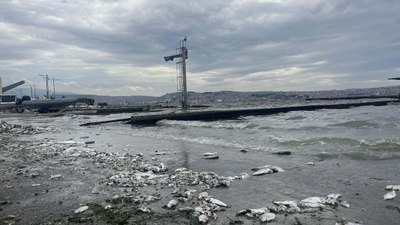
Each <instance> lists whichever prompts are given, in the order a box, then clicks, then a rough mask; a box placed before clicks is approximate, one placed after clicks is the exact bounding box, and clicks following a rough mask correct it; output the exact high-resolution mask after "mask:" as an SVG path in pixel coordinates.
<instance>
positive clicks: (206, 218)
mask: <svg viewBox="0 0 400 225" xmlns="http://www.w3.org/2000/svg"><path fill="white" fill-rule="evenodd" d="M198 219H199V222H200V223H202V224H206V223H207V222H208V217H207V216H206V215H204V214H201V215H200V216H199V217H198Z"/></svg>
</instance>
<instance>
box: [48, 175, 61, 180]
mask: <svg viewBox="0 0 400 225" xmlns="http://www.w3.org/2000/svg"><path fill="white" fill-rule="evenodd" d="M61 177H62V175H61V174H55V175H50V180H52V179H57V178H61Z"/></svg>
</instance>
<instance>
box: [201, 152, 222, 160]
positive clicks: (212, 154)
mask: <svg viewBox="0 0 400 225" xmlns="http://www.w3.org/2000/svg"><path fill="white" fill-rule="evenodd" d="M203 158H204V159H218V158H219V155H218V153H217V152H206V153H204V154H203Z"/></svg>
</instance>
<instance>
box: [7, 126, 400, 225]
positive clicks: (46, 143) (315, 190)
mask: <svg viewBox="0 0 400 225" xmlns="http://www.w3.org/2000/svg"><path fill="white" fill-rule="evenodd" d="M18 129H19V128H18ZM18 129H17V128H16V130H18ZM27 129H28V128H26V127H20V130H21V131H22V132H23V131H24V130H27ZM35 129H36V128H34V127H31V128H29V129H28V131H29V132H27V134H21V135H20V134H15V135H14V136H11V135H4V134H2V136H1V143H2V146H1V148H0V162H1V166H0V169H1V170H0V171H1V177H2V178H1V181H0V182H1V186H2V187H3V188H2V189H1V192H0V196H3V197H2V199H0V202H1V203H2V204H1V205H0V208H1V210H0V215H1V216H0V218H2V219H1V220H0V222H2V223H5V224H8V223H7V222H9V223H10V224H27V223H29V222H33V224H35V223H36V224H43V223H46V224H65V223H70V224H75V223H78V222H79V223H83V224H106V223H107V222H109V223H110V221H111V223H116V220H118V221H120V222H121V221H122V222H124V221H125V222H126V223H127V224H133V223H139V222H141V223H143V224H158V223H159V224H197V223H199V221H198V216H196V214H193V212H192V211H191V210H190V209H188V208H187V207H191V208H192V209H195V208H196V207H199V206H201V207H203V206H204V207H206V206H207V207H210V206H212V205H211V203H210V199H208V200H207V199H199V195H200V193H202V192H204V191H205V192H207V193H208V194H209V195H210V196H213V197H214V198H216V199H218V200H220V201H222V202H224V203H226V204H228V205H229V207H221V206H219V208H222V209H223V210H222V211H220V210H215V211H210V212H211V214H210V216H209V221H208V224H229V223H230V222H232V223H233V222H235V221H236V224H240V223H242V224H254V223H259V218H258V216H257V217H253V218H248V216H236V213H238V212H239V211H240V210H243V209H257V208H262V207H272V206H273V205H274V204H273V201H275V200H296V201H297V202H299V201H300V200H302V199H305V198H307V197H312V196H326V195H328V194H331V193H339V194H341V195H342V199H343V200H344V201H346V202H348V203H349V204H350V207H349V208H346V207H341V206H338V207H331V206H329V205H326V206H324V207H322V208H320V207H318V210H317V211H312V210H310V212H302V213H298V212H286V211H282V212H277V213H276V219H275V220H273V221H272V223H275V224H294V223H298V221H300V223H301V224H335V223H336V222H341V221H342V222H343V224H346V223H345V222H360V223H362V224H373V223H370V221H385V224H396V221H397V218H398V216H399V213H400V209H399V208H398V203H399V199H398V198H397V199H396V198H395V199H394V200H392V201H383V197H382V196H383V195H384V194H385V193H386V191H385V190H384V187H385V186H386V185H389V184H397V183H396V182H398V181H399V179H398V178H399V175H397V172H398V171H399V169H400V168H399V164H398V159H386V160H372V159H370V160H354V159H349V158H330V159H325V158H322V157H316V156H307V155H289V156H279V155H271V154H266V153H263V152H252V151H251V152H247V153H242V152H240V151H234V152H227V151H225V150H218V149H217V150H216V151H217V152H218V154H219V155H220V158H219V159H217V160H215V161H212V160H205V159H202V153H201V152H198V153H195V152H192V153H191V156H190V157H191V158H197V161H190V163H188V162H186V163H185V156H184V155H182V154H181V153H179V152H175V151H174V150H173V149H171V150H170V151H169V152H168V151H166V152H162V151H160V149H154V150H153V151H150V152H143V154H140V149H132V150H130V151H123V150H122V149H119V150H118V149H116V150H115V151H114V152H107V151H102V150H97V149H96V143H94V144H93V142H92V140H93V138H94V136H93V134H88V135H87V136H86V135H85V136H83V135H81V134H78V135H73V134H69V135H68V134H67V133H65V130H61V131H57V130H53V129H52V128H49V127H47V128H43V129H39V130H37V131H36V130H35ZM57 132H59V136H62V137H63V138H60V137H59V136H57V137H54V138H53V137H51V136H49V138H44V139H43V138H42V136H41V138H40V140H37V139H35V138H34V137H35V136H37V135H43V134H46V133H57ZM103 132H104V131H102V130H96V131H95V133H96V135H97V134H98V135H99V136H102V135H105V134H103ZM64 133H65V135H63V134H64ZM64 136H65V137H64ZM85 142H86V143H85ZM111 147H112V146H111ZM238 157H240V158H241V161H243V162H245V161H254V162H253V164H254V166H255V167H256V166H262V165H265V163H266V162H269V163H271V164H273V165H277V166H280V167H282V168H283V169H284V170H285V172H282V173H276V174H267V175H265V176H259V177H258V176H251V174H252V173H253V171H251V170H250V169H251V168H249V167H247V166H245V165H247V164H243V165H240V164H237V163H235V162H237V159H238ZM257 158H260V160H255V159H257ZM265 158H267V159H268V160H265ZM182 160H184V161H182ZM309 160H310V161H313V162H315V165H314V166H310V165H306V163H307V161H309ZM162 164H163V165H164V166H165V167H166V168H167V170H165V169H162V167H163V166H161V165H162ZM185 164H187V165H188V166H189V167H190V168H188V169H189V171H181V172H177V170H176V169H178V168H181V167H182V165H185ZM157 168H158V169H157ZM164 170H165V171H164ZM149 171H153V172H151V173H149ZM207 171H208V172H207ZM213 171H215V172H213ZM242 173H247V174H248V177H247V176H245V175H243V174H242ZM58 174H60V175H61V176H60V177H57V176H55V175H58ZM183 174H186V175H187V174H189V175H190V176H189V177H190V179H192V178H193V179H195V178H196V179H197V178H199V179H200V178H201V179H203V178H202V177H207V176H209V177H208V178H207V179H206V178H204V179H203V180H201V182H202V183H199V184H195V185H189V184H188V183H187V180H185V179H186V178H188V177H186V175H183ZM308 174H312V175H313V176H308ZM242 175H243V177H241V176H242ZM150 176H155V178H152V179H148V178H149V177H150ZM235 176H236V178H230V177H235ZM133 177H135V179H133ZM173 177H175V178H173ZM176 177H180V178H182V179H177V178H176ZM228 177H229V180H230V185H229V186H217V185H216V184H217V183H218V182H220V181H223V180H227V179H228ZM111 178H112V179H111ZM183 178H185V179H183ZM165 179H166V180H165ZM179 182H183V183H179ZM185 182H186V183H185ZM215 182H217V183H215ZM38 184H40V185H38ZM205 184H207V185H209V186H208V187H207V186H204V185H205ZM260 184H263V185H261V186H260ZM213 185H214V186H213ZM177 187H179V188H178V190H176V189H177ZM249 187H251V188H250V189H249ZM185 190H186V191H189V190H196V192H193V193H194V194H192V195H193V196H192V198H190V199H189V197H188V196H185V194H183V193H180V194H178V195H173V194H171V193H172V192H174V191H178V193H179V191H180V192H182V191H183V192H185ZM180 195H182V196H181V197H178V196H180ZM246 195H249V196H253V197H251V198H249V199H246V198H247V197H246ZM179 198H186V200H185V199H181V200H179ZM254 198H256V199H258V200H257V201H254V200H253V199H254ZM173 199H176V200H177V202H178V203H177V204H178V205H177V206H176V208H174V209H165V208H163V206H165V205H168V203H169V202H170V201H171V200H173ZM233 199H236V200H233ZM146 200H147V201H146ZM108 205H111V208H110V209H107V210H106V209H105V207H107V206H108ZM81 206H88V207H89V208H88V209H87V210H86V211H84V212H82V213H77V214H75V213H74V211H75V210H77V209H79V208H80V207H81ZM213 207H214V206H213ZM180 208H181V209H182V210H181V211H179V209H180ZM185 208H186V210H187V211H185V210H184V209H185ZM304 209H305V208H304ZM304 209H303V208H302V210H304ZM372 210H377V212H372ZM149 211H150V212H149ZM10 215H13V216H15V217H12V216H10ZM214 215H216V219H215V220H214ZM374 217H377V218H376V220H374ZM343 218H346V219H343ZM239 221H241V222H239ZM0 224H1V223H0ZM233 224H235V223H233Z"/></svg>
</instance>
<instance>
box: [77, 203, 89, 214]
mask: <svg viewBox="0 0 400 225" xmlns="http://www.w3.org/2000/svg"><path fill="white" fill-rule="evenodd" d="M88 209H89V206H87V205H84V206H81V207H79V208H77V209H75V214H78V213H81V212H85V211H86V210H88Z"/></svg>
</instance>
